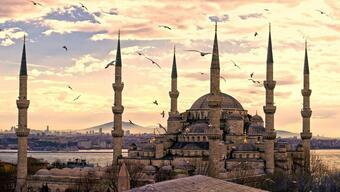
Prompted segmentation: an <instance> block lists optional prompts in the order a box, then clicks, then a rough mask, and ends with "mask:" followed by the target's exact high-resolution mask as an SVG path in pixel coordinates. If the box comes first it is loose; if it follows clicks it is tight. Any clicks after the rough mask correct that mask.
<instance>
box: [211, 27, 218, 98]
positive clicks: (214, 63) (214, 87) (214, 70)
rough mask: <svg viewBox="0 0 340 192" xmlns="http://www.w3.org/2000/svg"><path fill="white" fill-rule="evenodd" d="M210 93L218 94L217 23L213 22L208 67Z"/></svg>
mask: <svg viewBox="0 0 340 192" xmlns="http://www.w3.org/2000/svg"><path fill="white" fill-rule="evenodd" d="M210 93H213V94H218V93H220V59H219V53H218V42H217V22H215V37H214V46H213V53H212V60H211V66H210Z"/></svg>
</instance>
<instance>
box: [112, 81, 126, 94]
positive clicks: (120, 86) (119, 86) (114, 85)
mask: <svg viewBox="0 0 340 192" xmlns="http://www.w3.org/2000/svg"><path fill="white" fill-rule="evenodd" d="M112 88H113V90H114V91H119V92H122V90H123V88H124V83H112Z"/></svg>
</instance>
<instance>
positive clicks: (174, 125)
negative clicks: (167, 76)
mask: <svg viewBox="0 0 340 192" xmlns="http://www.w3.org/2000/svg"><path fill="white" fill-rule="evenodd" d="M169 96H170V100H171V102H170V112H169V118H168V128H167V129H168V130H167V133H169V134H171V133H176V132H178V129H179V128H180V116H179V112H178V108H177V98H178V96H179V92H178V90H177V66H176V47H175V46H174V57H173V61H172V70H171V90H170V92H169Z"/></svg>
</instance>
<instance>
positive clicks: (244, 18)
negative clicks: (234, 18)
mask: <svg viewBox="0 0 340 192" xmlns="http://www.w3.org/2000/svg"><path fill="white" fill-rule="evenodd" d="M238 17H239V18H241V19H242V20H247V19H251V18H257V19H258V18H262V17H264V16H263V14H262V13H250V14H246V15H239V16H238Z"/></svg>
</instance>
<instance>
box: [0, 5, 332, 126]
mask: <svg viewBox="0 0 340 192" xmlns="http://www.w3.org/2000/svg"><path fill="white" fill-rule="evenodd" d="M30 2H31V3H32V4H33V5H34V6H41V7H43V5H42V4H41V3H39V2H37V1H30ZM79 5H80V6H81V8H82V9H84V10H86V11H88V8H87V7H86V6H85V5H84V4H83V3H79ZM264 11H267V12H268V11H270V10H269V9H264ZM315 11H317V12H319V13H320V14H321V15H326V16H328V17H330V15H329V14H327V13H326V12H325V11H322V10H319V9H316V10H315ZM98 23H100V22H98ZM158 27H160V28H164V29H166V30H173V29H172V28H171V27H170V26H167V25H158ZM1 31H3V29H1V28H0V32H1ZM258 35H259V33H258V32H255V33H254V37H257V36H258ZM5 37H6V39H11V37H10V36H9V35H8V34H6V35H5ZM62 49H64V50H65V51H69V48H68V47H67V46H66V45H63V46H62ZM185 51H188V52H194V53H198V54H199V55H200V56H201V57H204V56H206V55H209V54H212V53H211V52H204V51H200V50H196V49H189V50H185ZM136 53H137V54H138V55H139V56H141V57H144V58H145V59H146V60H148V61H149V62H151V64H153V65H155V66H156V67H158V68H159V69H161V66H160V64H159V63H158V62H156V61H155V60H154V59H151V58H150V57H148V56H146V55H145V54H144V53H143V52H141V51H137V52H136ZM230 61H231V63H232V64H233V66H234V67H235V68H237V69H239V70H240V69H241V67H240V66H239V65H238V64H237V63H236V62H234V61H233V60H230ZM115 63H116V61H115V60H113V61H110V62H109V63H108V64H106V65H105V69H108V68H109V67H110V66H114V65H115ZM200 74H201V75H206V74H205V73H203V72H200ZM220 78H221V79H222V80H223V81H224V82H227V80H226V78H225V77H223V76H220ZM248 80H249V81H251V82H252V83H253V84H255V85H258V86H262V84H261V82H260V81H258V80H256V79H254V72H252V73H250V75H249V79H248ZM67 88H68V89H69V90H71V91H73V88H72V87H71V86H70V85H67ZM80 97H81V95H78V96H76V97H75V98H74V99H73V101H77V100H79V98H80ZM152 103H153V104H154V105H156V106H158V105H159V103H158V101H157V100H155V101H153V102H152ZM160 115H161V117H162V118H164V117H165V111H164V110H163V111H162V112H161V113H160ZM129 123H130V124H131V125H136V124H135V123H134V122H132V121H131V120H129ZM158 128H160V129H163V130H164V131H165V132H166V128H165V127H164V126H163V125H162V124H160V123H158ZM155 130H157V131H158V132H159V130H158V129H157V128H155ZM155 130H154V132H155Z"/></svg>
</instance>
